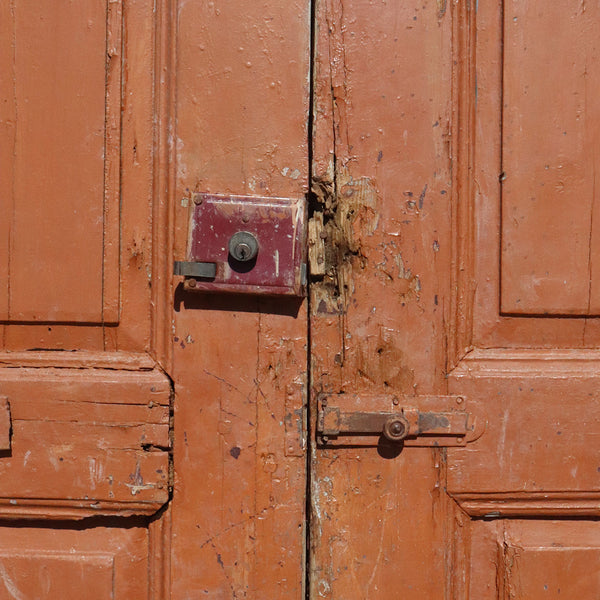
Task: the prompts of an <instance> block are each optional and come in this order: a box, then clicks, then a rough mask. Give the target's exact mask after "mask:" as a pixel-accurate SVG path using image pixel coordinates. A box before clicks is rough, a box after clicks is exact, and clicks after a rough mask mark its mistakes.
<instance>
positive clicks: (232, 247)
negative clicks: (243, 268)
mask: <svg viewBox="0 0 600 600" xmlns="http://www.w3.org/2000/svg"><path fill="white" fill-rule="evenodd" d="M229 254H231V256H232V257H233V258H234V259H235V260H237V261H239V262H249V261H251V260H252V259H254V258H255V257H256V255H257V254H258V240H257V239H256V237H255V236H254V235H253V234H252V233H250V232H249V231H238V232H237V233H234V234H233V235H232V236H231V239H230V240H229Z"/></svg>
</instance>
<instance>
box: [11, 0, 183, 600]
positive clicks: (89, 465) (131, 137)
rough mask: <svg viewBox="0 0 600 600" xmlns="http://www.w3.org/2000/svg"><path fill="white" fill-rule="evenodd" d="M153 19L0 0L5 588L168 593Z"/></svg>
mask: <svg viewBox="0 0 600 600" xmlns="http://www.w3.org/2000/svg"><path fill="white" fill-rule="evenodd" d="M165 16H166V12H165V6H164V5H163V4H162V3H160V2H159V3H157V4H156V6H153V5H152V3H148V2H142V1H137V0H132V1H129V0H128V1H127V2H122V1H121V0H116V1H113V0H90V1H86V2H76V3H73V2H69V1H67V0H57V1H56V2H51V3H46V4H44V5H43V6H42V5H40V4H39V3H36V2H30V1H27V0H26V1H24V2H12V1H10V0H2V1H0V156H1V160H0V179H1V180H2V182H3V185H2V190H1V191H0V237H1V240H2V241H1V242H0V280H1V281H2V291H1V293H0V320H1V321H0V398H1V399H2V417H1V419H0V421H1V423H0V427H1V428H2V431H1V433H0V438H1V439H2V442H1V444H2V451H0V473H1V477H0V479H1V482H0V517H1V519H2V533H1V535H0V537H1V542H0V597H2V598H7V599H11V600H12V599H15V598H18V599H25V598H82V597H85V598H115V599H123V600H125V599H133V598H158V597H168V595H166V594H165V590H166V583H165V582H166V581H167V578H168V572H167V570H166V568H165V564H166V560H165V554H164V552H163V548H165V545H166V544H167V546H166V547H167V548H168V536H166V535H165V533H166V530H167V528H165V527H164V526H163V525H164V523H166V520H167V517H168V511H167V510H166V509H165V506H166V505H167V504H168V502H169V499H170V492H171V487H170V486H171V480H172V476H171V466H172V465H171V461H170V446H171V435H170V429H171V420H172V419H171V401H172V385H171V380H170V379H169V377H168V376H167V375H166V374H165V372H164V370H163V368H162V366H161V363H162V365H166V360H165V359H166V357H167V352H166V351H165V345H164V343H163V340H164V337H165V336H164V330H165V329H166V330H167V332H168V331H169V329H170V327H169V321H168V320H167V319H165V316H164V315H165V314H167V313H168V314H169V315H170V312H171V308H170V305H171V298H170V294H169V295H167V291H166V289H165V287H164V283H163V282H164V281H165V276H164V273H166V272H168V268H169V267H171V261H170V257H169V254H170V250H169V245H168V244H166V243H165V240H164V239H163V236H164V233H163V232H164V231H166V230H167V225H166V222H167V219H166V216H167V213H166V211H165V208H166V204H164V198H163V197H162V196H161V195H160V193H159V187H160V177H158V176H156V172H157V171H159V170H160V169H159V168H158V164H159V162H160V160H164V153H163V158H162V159H161V158H160V156H161V151H162V147H160V146H159V147H158V148H157V144H156V142H157V141H158V140H159V139H162V138H163V137H164V135H165V133H164V131H163V129H164V128H165V127H166V125H167V120H166V119H165V118H164V116H160V117H159V114H160V110H161V109H160V97H161V94H162V93H163V92H162V91H159V89H160V88H159V87H158V86H155V75H156V74H155V67H156V66H157V64H158V63H160V61H162V60H163V58H162V55H163V50H162V49H161V40H162V36H163V33H164V32H163V30H164V25H165V23H164V21H163V19H164V18H165ZM155 62H156V64H155ZM155 160H156V165H155ZM155 167H156V168H155ZM167 265H168V267H167ZM167 281H168V282H169V284H170V277H169V278H167ZM7 438H8V442H9V445H8V444H7V443H6V442H7ZM116 517H118V518H116Z"/></svg>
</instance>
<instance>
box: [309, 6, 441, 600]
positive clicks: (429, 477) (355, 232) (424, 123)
mask: <svg viewBox="0 0 600 600" xmlns="http://www.w3.org/2000/svg"><path fill="white" fill-rule="evenodd" d="M317 7H318V11H317V40H318V41H317V62H316V80H315V90H316V96H315V109H316V113H315V137H314V144H315V145H314V156H315V164H314V166H313V168H314V184H313V185H314V192H315V196H316V198H315V203H316V207H315V208H316V211H317V213H318V214H317V220H318V221H319V222H321V221H322V222H323V226H322V227H321V231H322V232H323V236H322V237H323V239H324V250H325V251H324V256H325V261H324V263H323V264H322V265H321V264H319V262H318V260H317V261H315V260H314V259H313V261H312V262H311V274H312V280H311V341H312V346H311V364H312V391H313V394H314V393H317V392H321V391H326V392H329V393H341V392H344V393H350V394H357V397H358V398H360V396H361V394H366V396H367V397H369V396H371V395H373V394H384V395H385V394H391V395H393V394H398V395H402V396H403V398H405V397H408V398H411V397H412V396H413V395H414V394H419V393H423V394H435V393H443V390H444V389H445V382H444V376H443V369H444V347H443V343H441V342H442V340H443V336H444V318H445V310H447V309H446V307H445V306H444V292H445V290H446V289H447V288H446V286H447V285H448V283H447V282H446V281H445V280H444V279H443V273H444V271H446V272H448V270H449V266H450V250H451V244H450V238H449V234H450V231H449V227H448V225H449V222H450V202H449V198H450V195H451V191H452V176H451V170H450V154H449V147H448V135H449V121H450V116H451V113H450V108H451V104H450V102H449V99H450V97H451V76H452V63H451V45H450V42H451V33H452V26H451V19H450V17H449V16H448V15H446V16H444V15H441V14H440V11H439V7H438V5H437V3H435V2H426V3H419V4H418V5H417V4H416V3H415V4H414V5H413V4H412V3H408V4H407V3H400V4H398V3H397V4H395V5H394V6H392V5H390V4H388V3H385V2H376V3H367V2H345V1H344V2H341V1H321V2H318V4H317ZM313 401H314V396H313ZM411 405H415V406H416V407H418V400H417V399H416V398H415V399H414V400H413V402H412V404H411ZM368 406H369V403H368V402H365V407H364V410H368ZM315 408H316V407H315V405H314V404H313V405H312V410H313V411H315ZM313 414H316V412H313ZM311 468H312V494H313V496H312V498H311V503H312V517H311V519H312V520H311V534H312V537H311V563H310V567H311V597H312V598H315V599H316V598H390V597H403V598H442V597H444V588H445V585H446V581H445V577H444V575H443V573H444V569H445V566H446V563H447V561H448V554H447V551H446V547H445V534H446V528H447V514H448V511H447V502H446V500H445V498H444V493H443V485H444V477H445V461H444V455H443V454H442V451H441V450H430V449H423V448H405V449H404V450H403V451H402V452H394V451H390V452H388V451H386V449H385V448H384V449H382V448H379V449H378V447H377V441H375V442H374V443H372V444H371V447H369V448H358V447H346V448H313V450H312V467H311Z"/></svg>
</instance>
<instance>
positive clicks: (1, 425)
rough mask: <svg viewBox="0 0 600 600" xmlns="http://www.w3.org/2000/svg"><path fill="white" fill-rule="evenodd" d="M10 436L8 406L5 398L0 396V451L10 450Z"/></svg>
mask: <svg viewBox="0 0 600 600" xmlns="http://www.w3.org/2000/svg"><path fill="white" fill-rule="evenodd" d="M11 434H12V421H11V417H10V404H9V402H8V398H7V397H6V396H0V451H2V450H10V441H11Z"/></svg>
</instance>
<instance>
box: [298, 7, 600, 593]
mask: <svg viewBox="0 0 600 600" xmlns="http://www.w3.org/2000/svg"><path fill="white" fill-rule="evenodd" d="M596 12H597V11H596V10H595V8H594V9H591V10H587V9H586V6H585V3H584V4H581V3H575V2H573V3H563V4H560V5H559V4H556V5H552V6H549V5H547V4H544V3H539V2H535V1H531V2H520V3H516V2H515V3H512V2H500V1H498V2H488V3H481V2H479V3H478V6H476V3H475V2H456V3H445V2H425V3H418V4H417V3H414V4H412V3H409V4H408V5H407V4H402V5H401V6H400V5H395V6H394V7H393V8H392V7H391V6H390V5H388V4H387V3H383V2H382V3H371V2H370V3H367V2H360V1H353V0H339V1H322V2H319V3H317V54H316V79H315V115H314V118H315V136H314V164H313V192H314V194H315V202H314V208H315V214H314V216H313V219H314V220H313V227H312V233H313V238H312V239H311V240H310V241H309V243H311V242H312V243H313V245H314V248H315V249H316V250H315V251H314V252H313V253H312V257H313V263H312V264H311V273H312V279H311V301H310V306H311V317H310V318H311V336H310V339H311V365H312V372H311V421H310V422H311V424H313V427H314V418H316V410H317V405H316V398H317V395H318V394H319V393H321V392H322V391H325V392H327V393H331V394H339V393H346V394H358V397H360V395H361V393H362V394H363V395H364V397H365V406H366V407H368V406H370V404H369V398H370V397H371V395H372V394H380V395H385V396H386V397H387V396H388V395H390V394H392V395H393V394H394V393H396V394H398V397H399V398H400V399H402V401H404V400H405V397H406V396H407V395H408V396H409V398H410V406H414V407H417V408H418V407H419V403H420V397H421V396H427V395H431V394H444V393H446V394H447V393H450V394H454V395H460V396H464V398H465V405H466V407H467V410H469V411H470V412H473V413H474V414H475V415H476V416H477V418H478V419H480V420H483V421H484V422H485V424H486V425H485V427H486V428H485V431H484V433H483V435H482V436H481V437H480V438H479V439H478V440H476V441H474V442H472V443H469V444H467V446H466V447H465V448H439V449H431V450H428V449H424V448H417V447H411V445H409V444H408V443H407V444H406V445H405V446H404V447H403V448H402V447H400V448H397V449H396V450H395V451H394V450H393V449H390V447H389V446H386V445H385V444H384V443H382V441H381V440H378V439H377V438H376V437H375V438H374V440H373V442H372V446H371V448H362V447H361V448H358V447H353V446H352V445H351V444H350V445H349V446H347V447H345V448H343V447H334V446H335V443H331V444H330V445H328V444H322V443H319V442H318V441H317V440H315V439H313V445H312V449H311V457H312V458H311V479H312V481H311V507H312V511H311V547H310V557H311V558H310V590H311V594H310V597H311V598H370V599H373V598H395V597H402V598H415V599H417V598H419V599H421V598H445V597H449V598H461V599H463V598H478V599H479V598H490V599H491V598H494V599H501V598H502V599H504V598H509V597H510V598H523V599H524V598H528V599H534V598H544V597H553V598H560V597H562V595H563V594H566V595H567V596H568V597H573V598H579V597H581V598H586V599H587V598H589V599H591V598H595V597H596V595H597V582H598V576H599V574H600V571H599V569H598V563H597V555H598V549H599V548H600V530H599V529H598V526H597V522H596V519H597V506H598V492H599V491H600V479H599V478H598V468H599V466H598V465H599V464H600V463H599V461H598V451H597V449H598V444H597V437H598V426H597V418H596V416H597V412H598V403H599V399H598V381H597V373H598V366H599V362H598V359H599V356H598V353H597V350H595V348H596V347H597V344H598V339H597V338H598V324H597V323H596V320H595V319H592V318H586V319H584V318H580V319H578V318H566V317H565V318H560V319H556V318H551V317H547V316H545V315H546V313H555V314H563V315H569V314H581V315H588V314H589V315H593V314H594V309H593V308H591V307H592V306H593V304H594V300H593V298H594V296H593V293H594V292H591V291H590V290H592V288H593V286H594V284H593V281H594V275H593V270H590V269H591V267H590V265H591V264H593V260H594V256H595V254H594V244H595V242H594V241H593V239H594V234H593V227H594V226H593V223H592V219H591V207H592V205H593V204H594V202H595V192H594V190H593V182H594V167H593V165H594V160H595V159H594V158H593V156H594V154H593V148H594V147H595V145H596V143H597V140H596V139H595V137H594V136H595V133H594V131H595V129H594V128H595V125H594V124H595V122H596V121H597V119H596V113H597V110H596V107H595V106H590V107H589V110H586V108H585V102H584V101H583V100H581V99H580V98H579V96H578V95H577V92H578V91H581V89H580V88H581V86H585V85H587V84H588V83H589V85H590V86H591V87H592V88H593V86H594V82H595V80H596V78H595V74H594V73H593V72H592V70H593V69H592V68H590V69H589V70H588V71H585V69H583V65H584V64H585V61H586V57H587V56H593V55H594V52H595V38H594V35H593V33H592V31H593V27H592V26H591V25H590V24H591V23H595V25H598V23H597V21H598V15H596ZM553 31H556V34H554V33H552V32H553ZM571 36H572V37H573V39H574V40H575V38H577V39H576V41H574V43H573V44H572V45H569V43H568V41H567V40H568V39H570V37H571ZM503 44H504V45H503ZM560 44H564V48H565V50H564V52H559V55H560V56H558V57H557V58H556V60H553V61H552V68H553V69H555V70H556V72H555V73H553V74H552V75H550V74H549V73H548V71H547V69H546V70H545V68H544V65H546V63H548V62H549V61H550V59H551V57H552V56H556V52H557V47H561V46H560ZM525 47H526V48H525ZM503 48H504V50H503ZM571 52H573V54H572V55H571V54H569V53H571ZM569 56H572V57H573V59H572V60H571V59H569ZM561 70H564V71H565V74H564V81H565V82H566V83H565V85H557V82H559V81H561V76H560V71H561ZM569 82H571V83H569ZM536 85H537V88H536ZM526 86H530V87H528V88H526ZM540 86H544V87H543V88H541V87H540ZM540 89H547V90H548V91H547V93H545V94H544V95H545V96H547V98H546V99H545V101H544V102H541V103H540V102H536V101H535V98H536V93H539V91H540ZM536 90H537V91H536ZM550 90H551V91H550ZM524 92H527V94H525V93H524ZM561 107H562V108H561ZM563 109H564V110H563ZM392 112H393V115H392V114H391V113H392ZM576 117H579V120H580V121H581V122H580V123H579V122H578V123H577V124H574V127H575V129H574V130H573V131H572V134H573V136H574V137H573V138H572V141H564V140H563V139H560V140H559V139H558V138H557V140H556V143H554V138H553V135H554V132H555V131H558V129H557V127H558V126H559V125H560V123H561V122H563V121H565V120H568V119H572V120H576ZM543 123H546V127H545V129H544V131H543V132H539V133H538V129H539V128H540V127H541V126H542V124H543ZM559 128H560V127H559ZM557 135H558V134H557ZM560 135H561V136H562V129H561V131H560ZM563 137H564V136H563ZM566 137H568V136H566ZM596 137H597V136H596ZM569 144H571V145H569ZM545 155H546V156H551V160H550V159H549V160H550V162H552V163H553V164H554V163H556V165H555V167H554V174H553V175H552V176H554V175H556V177H557V178H558V179H560V180H561V181H562V179H563V178H562V177H561V175H560V173H559V172H558V171H557V170H556V169H557V168H558V164H561V163H564V165H563V166H565V169H566V168H567V162H569V161H570V162H569V164H570V165H571V166H572V167H573V168H574V169H576V170H577V176H576V177H575V175H573V177H571V178H568V177H565V178H564V190H562V189H561V190H557V189H556V186H554V187H553V186H552V181H550V180H548V182H547V185H549V186H550V188H551V191H550V192H549V194H550V195H549V196H546V197H545V200H544V202H545V204H542V203H541V202H542V200H541V197H542V196H541V192H540V202H538V204H537V206H539V207H543V208H541V209H540V210H541V211H542V212H538V213H535V212H534V211H530V212H529V213H528V214H527V218H526V219H525V218H524V219H520V220H519V219H517V220H515V218H514V214H513V213H518V214H524V213H523V211H525V208H524V207H527V206H530V204H529V203H530V197H531V196H532V195H533V194H534V192H533V191H532V190H533V188H532V186H537V184H538V183H539V182H540V181H542V179H540V176H538V175H537V174H536V173H537V172H535V171H534V169H533V166H535V165H537V163H538V162H539V161H540V160H541V161H543V160H544V156H545ZM547 162H548V161H546V163H545V164H547ZM509 167H510V168H509ZM542 169H543V167H542ZM503 170H504V173H503ZM542 176H543V177H548V178H550V177H551V176H550V175H548V174H542ZM532 182H534V183H532ZM536 190H537V188H536ZM576 190H579V191H576ZM571 192H572V193H573V195H572V196H569V197H570V198H572V203H573V204H569V206H568V207H567V206H565V205H564V204H563V205H561V206H560V207H559V198H564V197H566V196H567V195H568V194H570V193H571ZM535 194H537V191H536V192H535ZM532 206H533V204H532ZM513 209H514V210H513ZM519 211H521V213H519ZM542 217H544V218H542ZM546 217H547V219H546ZM548 219H550V220H553V222H554V223H556V227H554V228H553V227H549V226H548ZM590 232H592V234H590ZM319 239H324V240H325V241H324V242H323V243H321V242H319V241H318V240H319ZM590 239H591V240H592V241H591V242H590ZM578 240H580V241H581V249H580V247H579V245H578V243H579V242H578ZM590 243H591V245H590ZM508 244H512V245H511V246H510V249H508V250H507V248H509V245H508ZM542 245H543V246H544V247H543V248H540V246H542ZM570 251H572V252H571V254H569V252H570ZM319 256H321V257H322V260H321V261H319V260H318V259H319ZM590 261H592V262H590ZM323 263H324V264H323ZM524 265H525V266H524ZM532 265H533V266H532ZM542 266H543V267H544V269H550V270H555V272H556V273H558V272H559V271H560V273H561V275H562V274H563V273H564V274H565V276H568V280H569V281H571V282H572V283H573V285H570V286H566V287H565V286H564V285H562V284H561V285H562V287H561V288H560V290H559V289H558V288H557V289H551V288H550V287H547V288H545V290H542V288H541V287H540V292H539V294H538V295H535V294H531V293H530V290H531V289H532V285H531V282H532V276H533V277H535V276H536V274H535V270H536V269H538V268H539V269H541V268H542ZM536 293H537V292H536ZM519 297H523V298H527V301H526V306H527V308H525V309H523V310H521V309H515V308H514V307H515V304H516V303H515V301H514V299H515V298H519ZM590 298H591V300H590ZM511 303H512V304H511ZM509 313H521V314H522V315H524V316H521V317H517V316H514V315H513V314H509ZM529 314H532V316H527V315H529ZM535 315H537V316H535ZM425 404H426V402H425V401H423V405H425ZM334 442H335V440H334ZM362 443H363V438H362V437H361V444H362ZM330 446H331V447H330ZM558 519H560V521H558ZM584 532H585V533H584ZM559 590H560V591H559Z"/></svg>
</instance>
